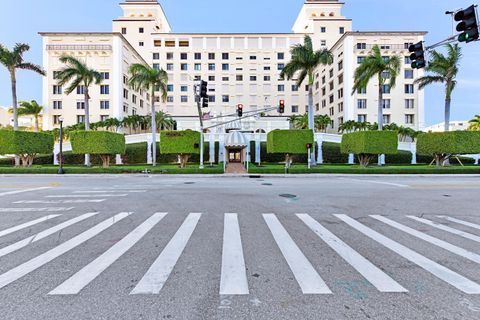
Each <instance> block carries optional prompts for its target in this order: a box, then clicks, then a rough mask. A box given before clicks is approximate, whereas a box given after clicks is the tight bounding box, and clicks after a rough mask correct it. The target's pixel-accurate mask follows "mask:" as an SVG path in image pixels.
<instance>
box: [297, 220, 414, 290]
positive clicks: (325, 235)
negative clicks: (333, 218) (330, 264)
mask: <svg viewBox="0 0 480 320" xmlns="http://www.w3.org/2000/svg"><path fill="white" fill-rule="evenodd" d="M297 217H299V218H300V220H302V221H303V222H304V223H305V224H306V225H307V226H308V227H309V228H310V229H311V230H312V231H313V232H315V233H316V234H317V235H318V236H319V237H320V238H321V239H322V240H323V241H325V243H326V244H328V245H329V246H330V248H332V249H333V250H334V251H335V252H336V253H338V254H339V255H340V256H341V257H342V258H343V259H344V260H345V261H347V262H348V263H349V264H350V265H351V266H352V267H353V268H355V269H356V270H357V271H358V272H359V273H360V274H361V275H362V276H364V277H365V279H367V280H368V281H369V282H370V283H371V284H372V285H373V286H375V288H377V289H378V290H379V291H381V292H407V291H408V290H407V289H405V288H404V287H402V286H401V285H399V284H398V283H397V282H396V281H395V280H393V279H392V278H391V277H390V276H388V275H387V274H385V273H384V272H383V271H382V270H380V269H379V268H378V267H376V266H375V265H373V264H372V263H371V262H370V261H368V260H367V259H365V258H364V257H362V256H361V255H360V254H359V253H358V252H356V251H355V250H353V249H352V248H351V247H350V246H348V245H347V244H346V243H345V242H343V241H342V240H340V239H339V238H338V237H337V236H335V235H334V234H333V233H331V232H330V231H328V230H327V229H326V228H325V227H323V226H322V225H321V224H320V223H318V222H317V221H316V220H314V219H313V218H312V217H310V216H309V215H307V214H297Z"/></svg>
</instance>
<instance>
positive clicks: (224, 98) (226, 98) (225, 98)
mask: <svg viewBox="0 0 480 320" xmlns="http://www.w3.org/2000/svg"><path fill="white" fill-rule="evenodd" d="M222 102H230V96H229V95H223V96H222Z"/></svg>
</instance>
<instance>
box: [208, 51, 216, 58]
mask: <svg viewBox="0 0 480 320" xmlns="http://www.w3.org/2000/svg"><path fill="white" fill-rule="evenodd" d="M208 60H215V53H213V52H211V53H209V54H208Z"/></svg>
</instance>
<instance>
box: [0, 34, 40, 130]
mask: <svg viewBox="0 0 480 320" xmlns="http://www.w3.org/2000/svg"><path fill="white" fill-rule="evenodd" d="M28 50H30V46H29V45H28V44H25V43H17V44H16V45H15V47H14V48H13V50H12V51H10V50H8V49H7V48H6V47H4V46H3V45H0V63H2V64H3V65H4V66H5V67H6V68H7V69H8V72H9V73H10V81H11V85H12V108H13V129H14V130H18V113H17V107H18V105H17V75H16V72H17V69H20V70H30V71H33V72H36V73H38V74H41V75H42V76H44V75H45V71H44V70H43V69H42V67H40V66H38V65H36V64H33V63H30V62H25V61H24V60H23V54H24V53H25V52H27V51H28Z"/></svg>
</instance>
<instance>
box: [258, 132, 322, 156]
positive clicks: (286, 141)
mask: <svg viewBox="0 0 480 320" xmlns="http://www.w3.org/2000/svg"><path fill="white" fill-rule="evenodd" d="M313 143H314V138H313V131H312V130H274V131H270V132H269V133H268V135H267V153H281V154H286V153H289V154H306V153H307V150H308V149H307V144H313Z"/></svg>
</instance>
